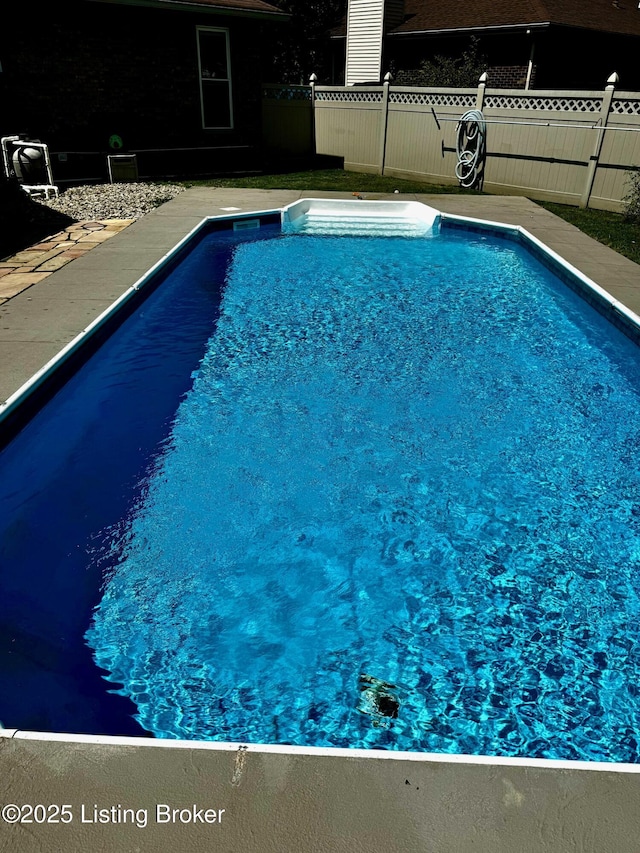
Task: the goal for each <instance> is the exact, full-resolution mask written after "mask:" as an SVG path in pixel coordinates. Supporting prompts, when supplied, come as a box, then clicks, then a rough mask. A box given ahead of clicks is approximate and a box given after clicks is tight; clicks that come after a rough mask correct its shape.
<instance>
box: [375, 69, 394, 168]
mask: <svg viewBox="0 0 640 853" xmlns="http://www.w3.org/2000/svg"><path fill="white" fill-rule="evenodd" d="M390 83H391V73H390V72H389V71H387V73H386V74H385V75H384V83H383V84H382V104H381V107H380V109H381V110H382V117H381V127H380V168H379V169H378V174H379V175H384V161H385V157H386V155H387V124H388V122H389V84H390Z"/></svg>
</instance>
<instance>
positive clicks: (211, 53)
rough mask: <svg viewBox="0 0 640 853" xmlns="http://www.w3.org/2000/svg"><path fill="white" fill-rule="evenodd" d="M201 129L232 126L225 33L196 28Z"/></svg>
mask: <svg viewBox="0 0 640 853" xmlns="http://www.w3.org/2000/svg"><path fill="white" fill-rule="evenodd" d="M196 30H197V34H198V65H199V69H200V103H201V107H202V126H203V127H204V128H205V129H207V130H217V129H230V128H232V127H233V108H232V105H231V63H230V61H229V31H228V30H218V29H213V28H209V27H197V28H196Z"/></svg>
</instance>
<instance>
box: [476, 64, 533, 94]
mask: <svg viewBox="0 0 640 853" xmlns="http://www.w3.org/2000/svg"><path fill="white" fill-rule="evenodd" d="M528 67H529V66H528V65H491V66H489V68H488V69H487V70H488V74H489V83H488V85H489V86H490V87H491V88H492V89H524V87H525V84H526V82H527V70H528ZM535 78H536V66H535V63H534V64H533V66H532V69H531V81H530V86H531V87H533V86H535Z"/></svg>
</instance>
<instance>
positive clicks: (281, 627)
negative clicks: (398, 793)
mask: <svg viewBox="0 0 640 853" xmlns="http://www.w3.org/2000/svg"><path fill="white" fill-rule="evenodd" d="M638 377H639V373H638V351H637V348H636V347H635V346H634V345H633V344H632V343H631V342H630V341H628V340H627V339H626V338H624V337H623V336H622V335H621V334H620V333H619V332H617V331H616V330H615V329H613V328H612V327H610V326H609V325H608V324H607V323H606V321H605V320H604V319H603V318H602V317H600V316H599V315H597V314H595V313H593V312H592V311H591V309H590V308H589V307H588V306H586V305H585V304H584V303H583V302H582V301H581V300H580V299H579V297H577V296H576V295H575V294H574V293H572V292H571V291H569V290H567V289H566V288H565V287H564V285H562V284H561V283H560V282H558V281H557V280H556V279H554V278H553V276H552V275H551V274H550V273H549V272H548V271H547V270H545V269H544V268H542V267H541V266H539V265H538V264H537V263H536V262H535V261H534V260H533V259H532V258H531V257H529V256H528V255H527V253H526V252H525V251H524V249H522V248H521V247H519V246H517V245H516V244H515V243H513V242H509V241H503V240H499V239H486V238H482V237H479V236H477V235H474V236H472V237H471V238H469V235H464V237H462V236H454V235H451V234H448V235H446V236H442V237H437V238H435V239H430V240H408V239H391V238H387V239H377V238H371V239H364V240H363V239H347V238H333V237H308V236H287V237H283V238H279V239H274V240H272V241H267V242H265V241H263V242H259V243H246V244H241V245H239V246H237V247H236V249H235V250H234V257H233V262H232V264H231V266H230V268H229V271H228V275H227V280H226V284H225V290H224V294H223V299H222V305H221V309H220V317H219V320H218V322H217V325H216V328H215V330H214V331H213V334H212V336H211V338H210V340H209V344H208V347H207V351H206V353H205V355H204V358H203V359H202V362H201V364H200V366H199V367H198V369H197V370H196V372H195V373H194V377H193V387H192V389H191V390H190V391H189V392H188V394H187V395H186V396H185V398H184V399H183V401H182V403H181V405H180V408H179V410H178V412H177V415H176V418H175V422H174V425H173V429H172V432H171V435H170V437H169V439H168V440H167V441H166V442H165V444H164V446H163V450H162V453H161V454H160V455H159V456H158V458H157V459H156V460H155V463H154V465H153V466H152V468H151V470H150V472H149V475H148V480H147V482H146V483H145V488H144V490H143V492H142V494H141V496H140V498H139V500H138V502H137V503H136V505H135V506H134V507H132V509H131V511H130V514H129V516H128V518H127V520H126V524H125V525H124V527H123V528H122V529H121V530H120V531H119V532H118V533H117V535H115V537H114V539H113V541H112V542H111V543H110V544H109V545H108V546H107V548H106V550H105V551H104V552H103V553H102V554H100V555H99V559H100V560H101V561H103V563H104V561H105V560H106V563H107V565H108V568H107V570H106V578H107V580H106V583H105V588H104V595H103V598H102V601H101V603H100V605H99V607H98V608H97V609H96V612H95V616H94V621H93V624H92V626H91V627H90V629H89V631H88V633H87V640H88V642H89V645H90V646H91V647H92V649H93V650H94V655H95V660H96V663H97V664H98V665H99V666H100V667H102V668H104V669H105V670H107V672H108V673H109V678H110V679H111V680H112V681H113V682H114V687H115V689H120V690H121V692H122V693H123V694H124V695H126V696H128V697H130V698H131V699H132V700H133V702H134V703H135V704H136V706H137V708H138V719H139V721H140V723H141V725H142V726H144V727H145V728H146V729H148V730H149V731H152V732H153V733H155V734H156V735H157V736H159V737H164V738H200V739H215V740H225V741H253V742H280V743H295V744H310V745H329V746H331V745H335V746H348V747H380V748H387V749H404V750H423V751H427V750H428V751H436V752H458V753H459V752H466V753H484V754H494V755H528V756H542V757H551V758H586V759H601V760H620V761H636V760H638V752H637V750H638V746H637V742H636V735H635V733H636V732H637V731H638V730H639V727H640V718H639V717H640V698H639V696H638V692H639V689H638V688H637V686H636V685H637V684H638V683H640V678H639V676H640V643H638V627H639V625H640V597H639V592H640V581H639V580H638V568H639V567H640V562H639V561H640V499H639V497H640V493H639V489H638V486H639V482H638V479H639V478H638V465H637V450H638V447H639V446H640V426H638V424H640V419H639V418H638ZM362 673H367V674H370V675H372V676H373V677H375V678H376V679H381V680H384V681H385V682H389V683H391V684H393V685H394V690H395V693H396V694H397V697H398V699H399V701H400V708H399V713H398V716H397V718H393V719H392V718H384V717H377V716H375V715H370V714H367V713H362V705H361V704H360V705H359V699H360V687H359V681H358V680H359V677H360V675H361V674H362ZM120 685H121V686H120Z"/></svg>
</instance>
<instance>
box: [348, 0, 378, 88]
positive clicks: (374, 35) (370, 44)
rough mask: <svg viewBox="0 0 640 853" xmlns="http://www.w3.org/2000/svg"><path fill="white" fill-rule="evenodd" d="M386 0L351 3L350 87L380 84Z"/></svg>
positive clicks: (351, 1) (349, 41)
mask: <svg viewBox="0 0 640 853" xmlns="http://www.w3.org/2000/svg"><path fill="white" fill-rule="evenodd" d="M383 23H384V0H349V7H348V9H347V64H346V69H345V81H346V84H347V86H353V85H354V84H356V83H365V82H366V83H369V82H372V81H376V82H379V81H380V72H381V70H382V28H383Z"/></svg>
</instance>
